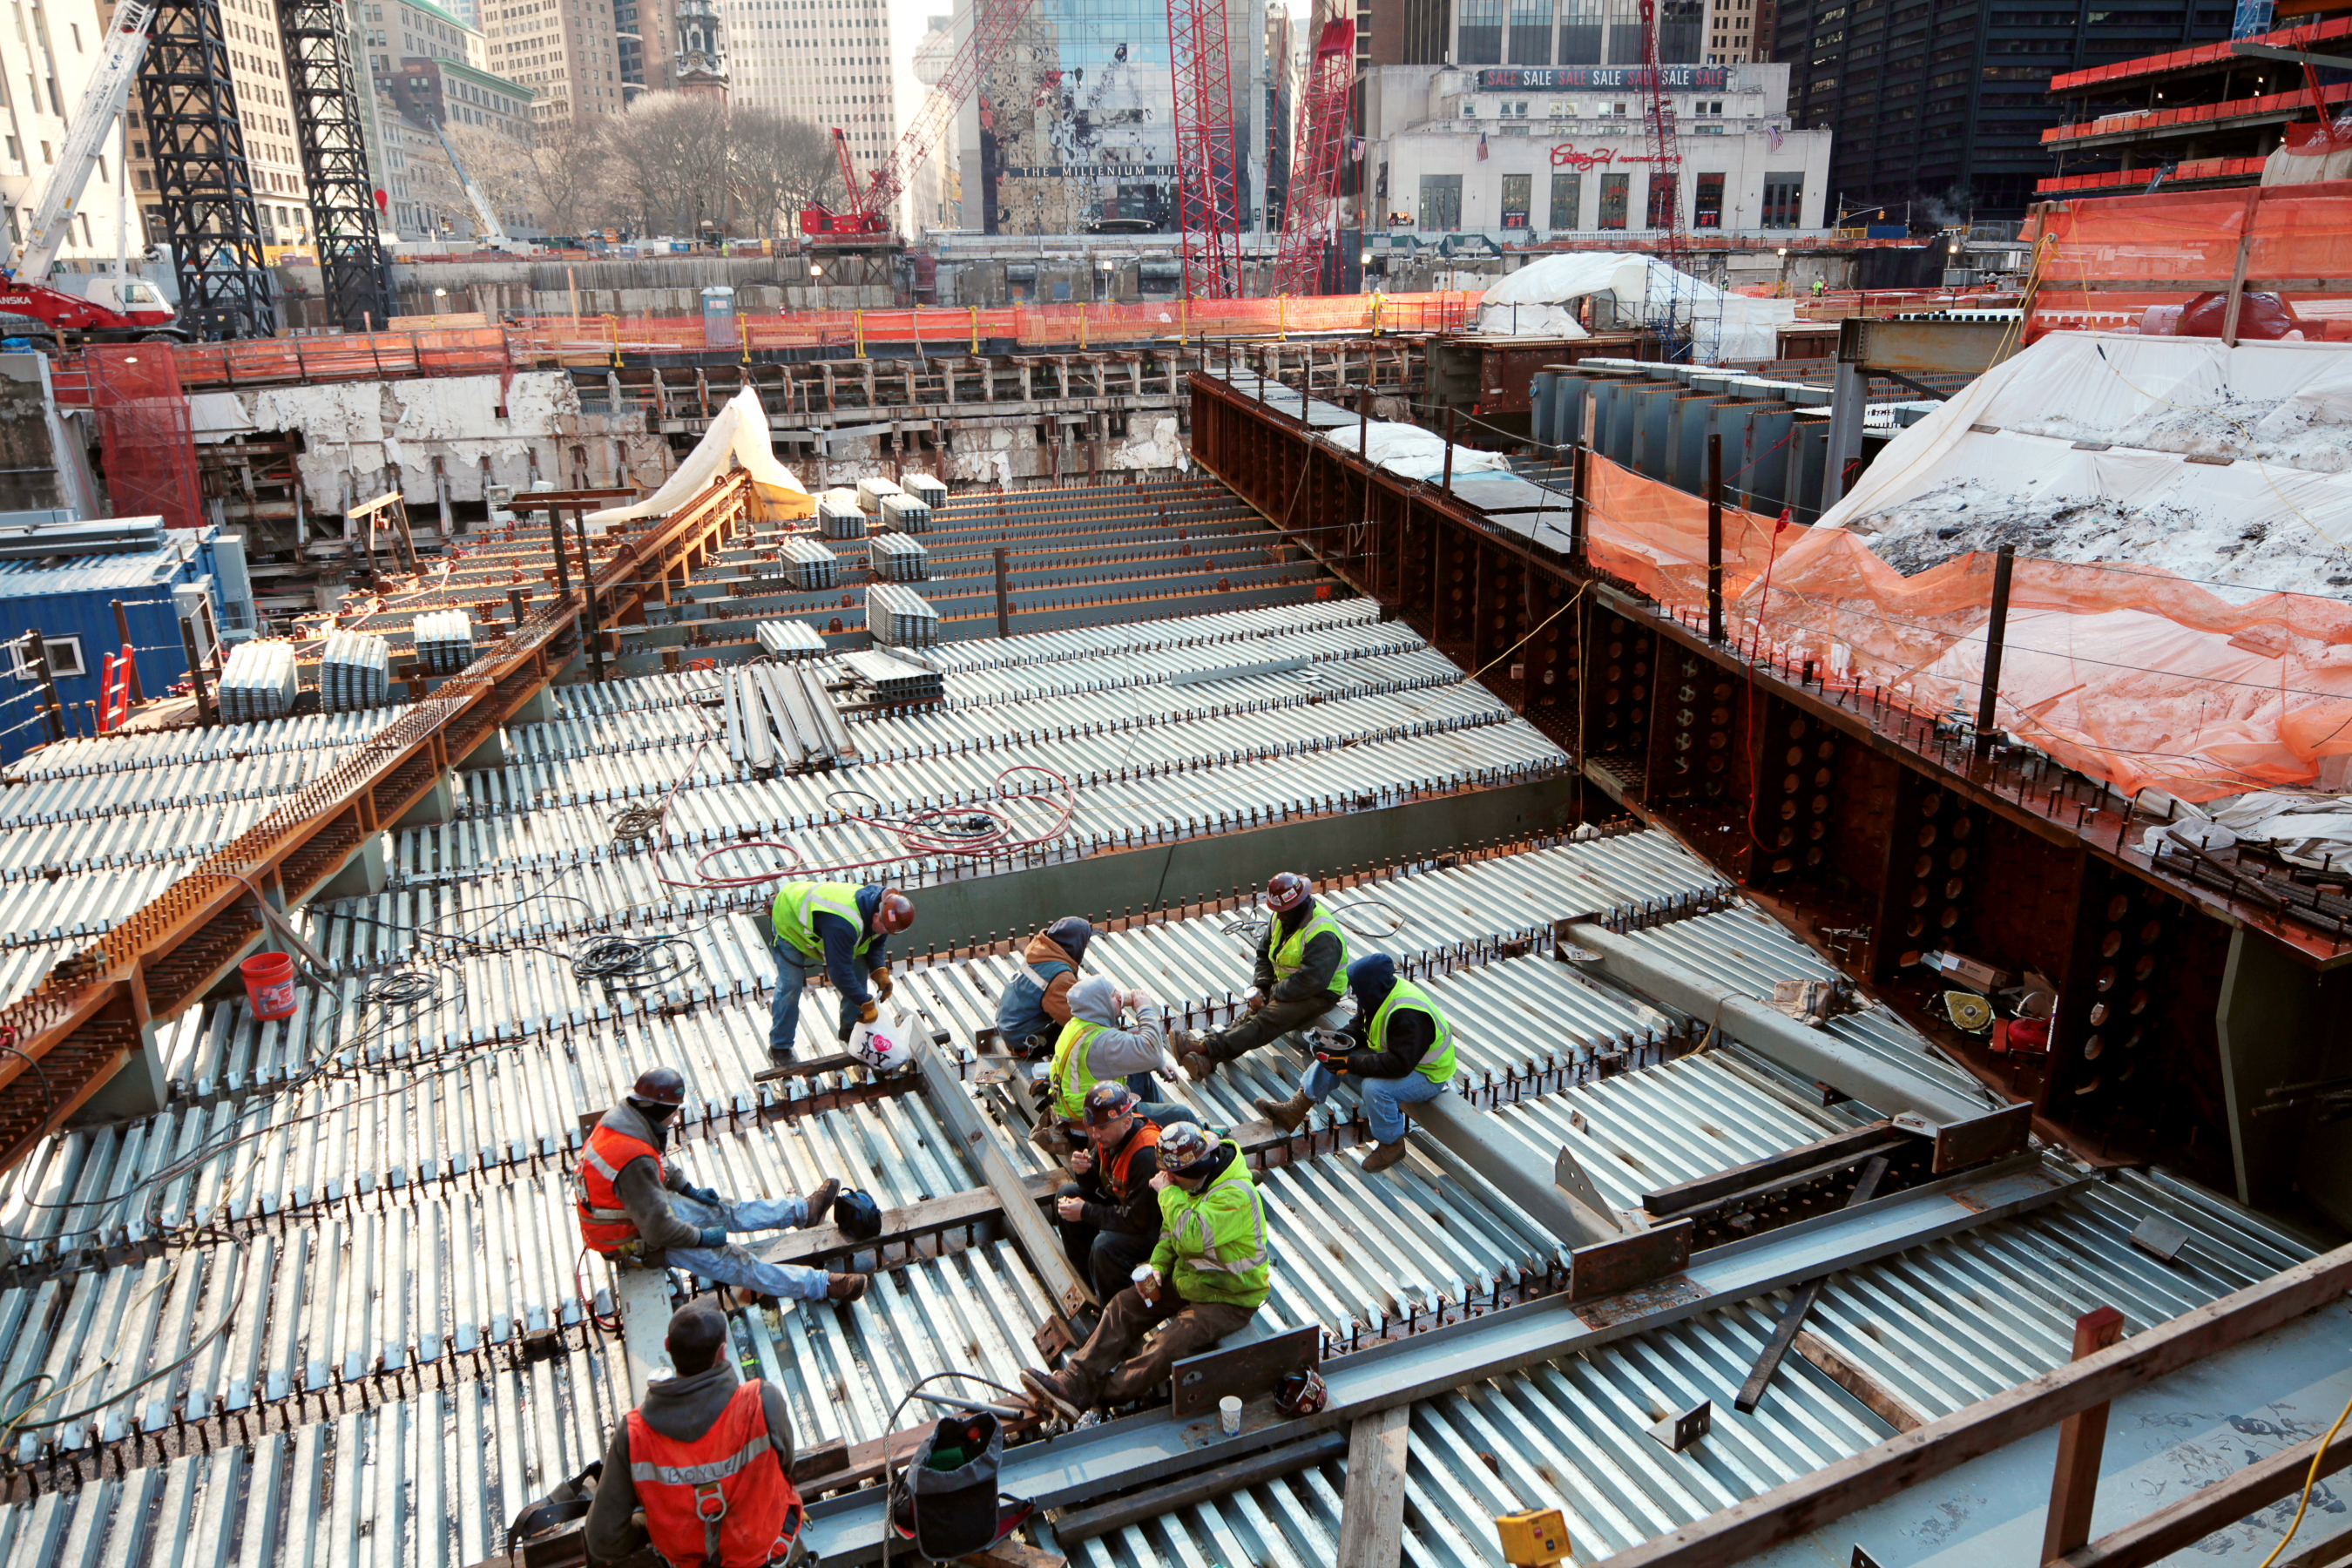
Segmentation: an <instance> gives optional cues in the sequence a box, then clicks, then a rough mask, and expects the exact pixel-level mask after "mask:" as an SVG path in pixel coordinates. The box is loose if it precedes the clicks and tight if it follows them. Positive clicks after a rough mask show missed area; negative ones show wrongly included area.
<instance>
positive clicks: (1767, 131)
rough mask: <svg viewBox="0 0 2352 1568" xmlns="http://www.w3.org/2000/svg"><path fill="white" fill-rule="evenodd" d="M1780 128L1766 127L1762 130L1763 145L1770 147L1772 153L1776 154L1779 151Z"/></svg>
mask: <svg viewBox="0 0 2352 1568" xmlns="http://www.w3.org/2000/svg"><path fill="white" fill-rule="evenodd" d="M1780 140H1781V138H1780V127H1779V126H1777V125H1767V126H1766V127H1765V128H1764V142H1765V144H1766V145H1767V146H1769V147H1770V148H1771V149H1772V151H1773V152H1775V153H1778V152H1779V151H1780Z"/></svg>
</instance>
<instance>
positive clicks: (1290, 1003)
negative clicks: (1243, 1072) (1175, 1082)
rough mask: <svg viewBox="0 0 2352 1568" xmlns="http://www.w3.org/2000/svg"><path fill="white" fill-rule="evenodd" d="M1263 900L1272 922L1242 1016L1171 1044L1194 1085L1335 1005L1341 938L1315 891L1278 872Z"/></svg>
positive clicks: (1343, 952)
mask: <svg viewBox="0 0 2352 1568" xmlns="http://www.w3.org/2000/svg"><path fill="white" fill-rule="evenodd" d="M1265 901H1266V903H1267V904H1268V905H1269V906H1270V907H1271V908H1272V909H1273V910H1274V917H1273V918H1272V919H1271V920H1269V921H1266V923H1265V938H1264V940H1262V941H1261V942H1259V943H1258V950H1257V965H1256V969H1255V972H1254V974H1253V979H1254V981H1255V992H1254V994H1252V995H1251V997H1250V999H1249V1010H1248V1011H1247V1012H1245V1013H1244V1014H1243V1015H1242V1016H1240V1017H1238V1018H1236V1019H1234V1021H1233V1022H1232V1023H1230V1024H1228V1025H1226V1026H1224V1027H1223V1028H1222V1029H1218V1030H1213V1031H1211V1032H1209V1033H1205V1034H1201V1033H1192V1034H1188V1035H1186V1036H1185V1037H1183V1038H1182V1039H1181V1040H1180V1042H1179V1044H1178V1047H1177V1050H1178V1054H1179V1057H1180V1058H1181V1060H1182V1062H1183V1065H1184V1070H1185V1071H1186V1072H1188V1073H1190V1074H1192V1077H1193V1078H1194V1079H1204V1078H1207V1077H1208V1076H1209V1075H1210V1074H1211V1073H1213V1072H1214V1071H1216V1070H1217V1068H1218V1065H1219V1064H1220V1063H1223V1062H1229V1061H1232V1060H1234V1058H1238V1057H1239V1056H1241V1055H1242V1054H1243V1053H1244V1051H1254V1050H1255V1049H1257V1047H1260V1046H1262V1045H1265V1043H1266V1042H1267V1041H1269V1040H1276V1039H1279V1038H1281V1037H1283V1036H1285V1035H1286V1034H1288V1033H1290V1031H1291V1030H1293V1029H1296V1028H1298V1027H1300V1026H1303V1025H1307V1024H1311V1023H1314V1022H1315V1021H1316V1020H1317V1019H1318V1018H1320V1017H1322V1016H1323V1015H1325V1014H1326V1013H1328V1012H1330V1011H1331V1009H1332V1008H1333V1007H1335V1006H1337V1005H1339V984H1340V975H1341V973H1342V972H1343V971H1345V970H1346V969H1347V967H1348V958H1349V954H1348V933H1347V932H1346V931H1342V930H1341V929H1340V927H1339V921H1336V920H1334V919H1333V918H1332V917H1331V915H1330V913H1329V911H1328V910H1325V909H1324V908H1323V906H1322V904H1321V903H1320V902H1319V901H1318V900H1317V899H1316V897H1315V884H1314V883H1312V882H1310V881H1308V880H1307V879H1306V878H1305V877H1302V876H1300V875H1299V874H1298V873H1297V872H1296V871H1284V872H1281V873H1279V874H1277V875H1276V877H1275V878H1274V879H1273V880H1272V881H1269V882H1268V883H1266V885H1265Z"/></svg>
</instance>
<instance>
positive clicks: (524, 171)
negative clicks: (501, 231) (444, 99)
mask: <svg viewBox="0 0 2352 1568" xmlns="http://www.w3.org/2000/svg"><path fill="white" fill-rule="evenodd" d="M442 132H443V134H445V135H446V136H447V137H448V138H449V144H450V145H451V146H453V147H455V148H456V149H457V156H458V157H460V158H462V159H464V160H465V163H466V173H467V174H471V175H472V176H473V177H474V184H476V185H477V186H478V187H479V188H480V190H481V193H482V196H483V199H484V200H486V201H488V203H489V204H490V206H491V208H492V210H493V211H495V212H496V213H497V214H498V215H499V226H500V227H502V228H506V229H509V230H513V229H516V228H530V229H536V228H538V227H540V226H542V225H544V224H545V222H546V216H545V214H544V212H543V211H542V210H541V201H540V192H539V179H538V173H537V170H536V168H535V167H534V165H533V163H532V150H531V149H530V148H529V147H526V146H524V145H523V144H522V143H521V142H518V141H516V140H515V139H514V138H513V137H511V136H504V135H501V134H499V132H496V131H493V130H491V129H490V128H489V127H488V126H487V125H448V126H444V127H443V128H442ZM466 209H467V211H471V210H472V207H471V204H470V203H467V204H466Z"/></svg>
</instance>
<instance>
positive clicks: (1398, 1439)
mask: <svg viewBox="0 0 2352 1568" xmlns="http://www.w3.org/2000/svg"><path fill="white" fill-rule="evenodd" d="M1411 1422H1412V1405H1395V1406H1393V1407H1391V1408H1390V1409H1387V1410H1383V1411H1381V1412H1380V1413H1378V1414H1377V1415H1366V1416H1362V1417H1360V1418H1359V1419H1358V1420H1357V1421H1356V1422H1355V1423H1354V1424H1353V1425H1352V1426H1349V1428H1348V1495H1347V1500H1346V1501H1345V1503H1344V1505H1343V1506H1342V1508H1341V1510H1340V1512H1339V1554H1338V1559H1337V1560H1338V1561H1339V1562H1340V1563H1345V1564H1347V1568H1397V1563H1398V1561H1399V1560H1400V1559H1401V1558H1402V1556H1403V1555H1404V1468H1405V1456H1406V1453H1407V1451H1408V1449H1409V1448H1410V1447H1411V1444H1412V1428H1411Z"/></svg>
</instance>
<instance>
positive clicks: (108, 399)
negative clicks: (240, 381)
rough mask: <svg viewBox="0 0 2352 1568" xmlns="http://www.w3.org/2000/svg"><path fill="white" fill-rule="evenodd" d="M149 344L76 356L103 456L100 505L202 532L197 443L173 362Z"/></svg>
mask: <svg viewBox="0 0 2352 1568" xmlns="http://www.w3.org/2000/svg"><path fill="white" fill-rule="evenodd" d="M159 350H161V345H158V344H152V343H109V344H98V343H93V344H91V345H90V346H89V348H88V349H85V350H84V351H83V352H82V363H83V365H84V366H85V367H86V368H87V370H88V371H89V402H90V407H91V410H92V411H93V412H94V413H95V414H96V415H97V416H98V439H99V445H100V449H101V450H102V451H103V452H104V454H105V458H106V491H107V499H108V500H110V502H112V504H113V507H114V510H115V512H116V514H117V515H119V516H122V517H148V516H159V517H161V518H162V519H163V526H165V527H166V528H201V527H202V526H204V522H205V513H204V500H203V498H202V497H201V496H200V495H199V494H198V491H197V485H196V438H195V433H194V427H193V425H192V423H191V420H190V417H189V414H188V397H187V394H186V393H185V392H184V391H182V390H181V387H180V371H179V361H178V359H177V358H176V357H175V356H174V355H173V354H172V353H170V352H168V351H167V350H166V351H162V352H159Z"/></svg>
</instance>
